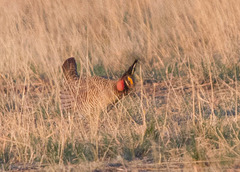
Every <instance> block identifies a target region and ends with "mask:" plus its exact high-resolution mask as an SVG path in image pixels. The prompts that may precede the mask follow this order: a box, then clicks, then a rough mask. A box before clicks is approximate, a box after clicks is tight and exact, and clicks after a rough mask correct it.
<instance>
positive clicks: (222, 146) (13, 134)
mask: <svg viewBox="0 0 240 172" xmlns="http://www.w3.org/2000/svg"><path fill="white" fill-rule="evenodd" d="M239 8H240V4H239V2H238V1H234V0H222V1H219V0H211V1H210V0H206V1H201V0H193V1H192V0H191V1H190V0H189V1H188V0H187V1H178V0H168V1H163V0H160V1H154V0H150V1H146V0H145V1H137V0H131V1H114V2H113V1H109V0H104V1H96V2H95V1H87V0H86V1H85V0H83V1H76V0H69V1H63V0H61V1H57V2H53V1H45V0H41V1H27V0H24V1H21V2H17V1H11V2H7V1H5V0H2V1H0V45H1V46H0V59H1V60H0V164H1V169H2V170H7V169H12V170H16V169H21V168H22V169H23V170H24V169H29V168H34V169H37V168H38V167H40V168H50V169H53V170H54V169H58V168H60V169H62V168H65V167H63V166H64V165H67V166H68V167H66V168H71V166H76V168H83V166H84V167H86V168H85V169H86V170H94V169H99V170H104V169H106V170H107V169H110V170H111V169H113V168H119V169H122V170H126V169H132V168H134V167H135V168H137V169H139V170H146V171H151V170H153V171H154V170H156V168H159V169H164V170H165V169H170V170H171V169H172V167H173V169H175V168H176V169H178V167H179V168H180V169H186V170H187V168H192V167H193V166H194V168H195V169H196V170H198V169H200V170H204V169H207V168H208V169H210V171H211V170H212V171H214V170H216V169H221V170H222V169H231V168H235V169H237V168H239V166H238V163H239V159H240V147H239V143H240V141H239V139H240V120H239V111H240V109H239V89H240V88H239V79H240V68H239V55H240V54H239V49H240V46H239V37H240V32H239V30H240V9H239ZM71 56H74V57H75V58H76V60H77V62H78V64H77V65H78V70H79V73H80V75H99V76H104V77H108V78H113V79H116V78H118V77H119V76H120V74H121V73H122V72H123V71H124V70H125V69H126V67H127V66H129V64H130V63H132V62H133V60H134V59H135V58H136V57H137V58H139V60H140V65H139V67H138V69H137V71H136V72H137V74H136V80H137V82H138V85H137V87H136V91H135V92H134V93H132V95H131V96H128V97H126V98H124V99H123V100H122V101H121V102H119V103H117V104H116V105H114V107H113V108H112V110H111V111H107V110H105V109H103V111H102V112H101V113H100V114H96V115H95V116H92V117H91V118H90V119H89V123H90V124H91V125H90V127H89V128H88V129H86V128H84V125H83V124H82V119H81V117H80V116H79V114H64V113H62V111H61V109H60V99H59V92H60V88H61V86H62V79H63V76H62V71H61V66H62V63H63V61H64V60H65V59H67V58H68V57H71ZM113 162H114V163H115V164H120V166H118V167H114V166H109V163H110V164H111V163H113ZM134 162H136V163H137V164H139V163H140V162H141V163H142V166H141V165H140V166H138V165H136V164H135V165H134ZM144 163H145V164H144ZM19 164H20V165H19ZM169 164H171V165H172V166H171V165H170V166H168V165H169ZM176 164H177V165H176ZM55 166H57V167H56V168H55ZM137 166H138V167H137ZM74 168H75V167H74Z"/></svg>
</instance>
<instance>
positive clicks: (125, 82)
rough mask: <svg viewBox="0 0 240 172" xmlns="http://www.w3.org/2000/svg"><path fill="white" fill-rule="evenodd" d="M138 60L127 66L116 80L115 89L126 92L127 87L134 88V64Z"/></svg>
mask: <svg viewBox="0 0 240 172" xmlns="http://www.w3.org/2000/svg"><path fill="white" fill-rule="evenodd" d="M137 62H138V60H135V61H134V63H133V64H132V65H131V66H130V67H129V69H128V70H127V71H126V72H125V73H124V74H123V76H122V77H121V78H120V79H119V80H118V82H117V90H118V91H120V92H126V93H127V92H128V90H129V89H132V88H134V86H135V82H134V78H133V74H134V72H135V68H136V64H137Z"/></svg>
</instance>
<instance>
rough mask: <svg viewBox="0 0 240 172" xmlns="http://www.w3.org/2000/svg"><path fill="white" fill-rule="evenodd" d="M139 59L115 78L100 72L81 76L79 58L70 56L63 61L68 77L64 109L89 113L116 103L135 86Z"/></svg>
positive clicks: (62, 101)
mask: <svg viewBox="0 0 240 172" xmlns="http://www.w3.org/2000/svg"><path fill="white" fill-rule="evenodd" d="M137 62H138V60H137V59H136V60H135V61H134V62H133V64H132V65H131V66H130V67H129V68H128V70H127V71H126V72H125V73H124V74H123V75H122V77H120V78H119V79H117V80H112V79H106V78H103V77H100V76H88V77H86V76H81V77H80V76H79V74H78V72H77V64H76V60H75V58H74V57H70V58H68V59H67V60H65V62H64V63H63V65H62V70H63V74H64V77H65V84H64V88H63V89H62V90H61V92H60V100H61V108H62V110H63V111H74V112H76V111H78V112H81V114H86V113H91V112H92V113H93V112H94V111H96V110H98V111H99V110H104V109H106V108H107V107H108V106H109V105H113V104H115V103H116V102H118V101H119V100H120V99H122V98H123V97H124V96H126V95H128V94H129V93H130V92H131V91H132V90H133V88H134V87H135V80H134V72H135V69H136V64H137Z"/></svg>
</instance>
